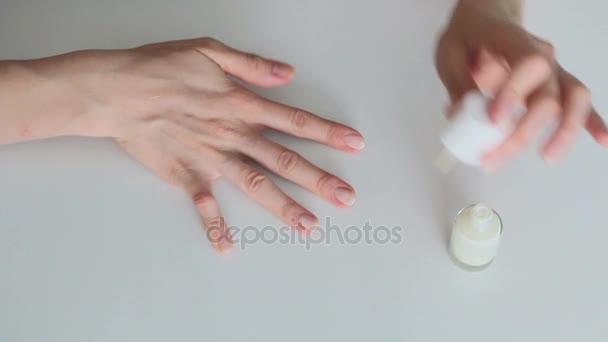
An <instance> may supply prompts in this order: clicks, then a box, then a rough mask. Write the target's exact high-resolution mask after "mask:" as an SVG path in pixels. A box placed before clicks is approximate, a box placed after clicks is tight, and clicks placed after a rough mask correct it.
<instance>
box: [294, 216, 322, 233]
mask: <svg viewBox="0 0 608 342" xmlns="http://www.w3.org/2000/svg"><path fill="white" fill-rule="evenodd" d="M298 223H299V224H300V225H301V226H302V227H304V228H305V229H306V230H309V229H311V228H312V227H314V226H315V225H317V223H318V221H317V218H316V217H314V216H312V215H310V214H302V215H300V217H299V218H298Z"/></svg>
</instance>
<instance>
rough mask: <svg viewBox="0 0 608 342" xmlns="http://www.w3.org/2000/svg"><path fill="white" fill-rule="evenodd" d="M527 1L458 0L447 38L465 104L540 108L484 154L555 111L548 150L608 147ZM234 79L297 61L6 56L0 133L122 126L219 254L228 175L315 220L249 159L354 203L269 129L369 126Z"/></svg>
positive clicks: (269, 83)
mask: <svg viewBox="0 0 608 342" xmlns="http://www.w3.org/2000/svg"><path fill="white" fill-rule="evenodd" d="M521 6H522V2H521V1H513V0H495V1H490V0H461V1H460V2H459V4H458V6H457V8H456V10H455V12H454V15H453V17H452V19H451V21H450V23H449V24H448V26H447V29H446V31H445V33H444V34H443V35H442V38H441V39H440V43H439V46H438V49H437V68H438V71H439V75H440V77H441V79H442V81H443V82H444V83H445V85H446V88H447V89H448V92H449V94H450V97H451V99H452V101H453V105H454V106H457V104H458V101H459V99H460V98H461V97H462V95H463V94H465V93H466V92H467V91H469V90H472V89H477V88H482V89H484V90H485V91H488V92H491V93H493V94H495V95H496V101H495V102H494V104H493V105H492V108H491V110H490V115H491V117H492V119H493V120H494V121H495V122H499V121H501V120H504V119H508V118H505V113H508V112H509V110H510V109H511V108H513V107H514V106H517V105H520V104H525V105H527V107H528V108H529V110H528V112H527V113H526V115H525V116H524V119H522V120H521V121H520V122H519V123H517V125H518V126H517V129H516V130H515V133H513V136H512V137H511V138H510V139H509V140H508V141H507V142H505V144H504V145H502V146H500V147H499V148H498V149H496V150H495V151H491V152H490V153H489V154H488V155H487V156H486V157H485V158H484V162H485V163H486V165H488V166H489V167H493V168H498V167H500V166H502V165H503V164H504V163H506V162H507V161H508V160H509V159H510V158H512V157H513V156H514V155H515V154H516V153H517V152H519V151H520V150H521V149H522V148H523V147H524V146H526V145H527V144H528V142H529V140H530V139H531V137H533V136H534V135H535V134H537V133H538V131H539V130H540V129H541V128H542V127H543V126H544V125H545V124H547V123H548V121H549V120H550V119H551V118H558V119H559V120H560V121H561V124H560V128H559V129H558V130H557V131H556V133H555V135H554V136H553V137H552V138H551V139H550V141H549V142H548V143H547V145H546V146H545V147H544V149H543V152H542V153H543V157H544V158H545V159H546V160H550V161H556V160H557V159H558V158H560V157H561V156H562V155H563V153H564V152H565V150H566V148H567V147H568V146H569V145H570V144H571V143H572V141H573V139H574V138H575V137H576V135H577V134H578V132H579V131H580V127H582V126H585V127H586V128H587V130H588V132H589V133H590V134H591V135H592V136H593V137H594V138H595V139H596V140H597V141H598V142H600V143H601V144H604V145H608V131H607V130H606V127H605V125H604V123H603V121H602V120H601V118H600V117H599V115H597V113H596V112H595V111H594V110H593V109H592V106H591V98H590V94H589V91H588V90H587V88H585V87H584V86H583V85H582V84H581V83H580V82H579V81H578V80H576V79H575V78H574V77H573V76H571V75H570V74H568V73H567V72H565V71H564V70H563V69H561V68H560V67H559V65H558V64H557V62H556V61H555V60H554V58H553V53H552V48H551V47H550V45H549V44H548V43H546V42H544V41H541V40H538V39H537V38H536V37H534V36H532V35H530V34H529V33H527V32H526V31H525V29H523V27H522V26H521V25H520V18H521V12H522V7H521ZM496 37H502V38H501V39H496ZM231 77H235V78H238V79H240V80H241V81H243V82H246V83H249V84H251V85H255V86H260V87H278V86H282V85H285V84H287V83H288V82H289V81H291V79H292V78H293V77H294V68H293V67H292V66H290V65H288V64H285V63H283V62H278V61H274V60H271V59H267V58H263V57H260V56H257V55H253V54H251V53H246V52H242V51H239V50H236V49H234V48H231V47H228V46H226V45H224V44H223V43H221V42H218V41H216V40H213V39H210V38H201V39H193V40H183V41H172V42H165V43H157V44H150V45H145V46H142V47H138V48H134V49H127V50H105V51H102V50H89V51H78V52H73V53H69V54H65V55H60V56H55V57H49V58H43V59H37V60H28V61H1V62H0V106H2V107H1V108H2V111H1V112H0V119H1V121H2V123H3V124H2V125H1V126H0V143H4V144H8V143H15V142H19V141H26V140H35V139H44V138H50V137H58V136H86V137H111V138H113V139H114V140H115V141H116V142H117V143H118V144H119V145H120V146H121V147H122V148H123V149H124V150H125V151H126V152H127V153H129V154H130V155H131V156H132V157H133V158H134V159H136V160H137V161H139V162H141V163H142V164H144V165H145V166H146V167H148V168H149V169H151V170H152V171H154V172H155V173H157V174H158V175H159V176H161V177H162V178H163V179H165V180H167V181H168V182H170V183H172V184H174V185H176V186H178V187H180V188H182V189H183V190H184V191H186V192H187V193H188V194H189V195H190V196H191V198H192V201H193V203H194V205H195V206H196V208H197V209H198V212H199V214H200V216H201V219H202V223H203V225H204V226H205V228H206V229H207V232H208V237H209V238H210V241H211V244H212V246H213V247H214V248H215V249H216V250H217V251H218V252H220V253H228V252H230V251H231V250H232V238H231V237H230V232H229V230H228V228H227V225H226V222H225V220H224V217H223V215H222V213H221V211H220V208H219V206H218V203H217V201H216V199H215V197H214V195H213V192H212V184H213V182H214V181H215V180H216V179H218V178H219V177H225V178H227V179H228V180H230V181H231V182H232V183H234V184H235V185H236V186H237V187H238V188H239V189H241V190H242V191H243V192H245V193H246V194H247V195H248V196H250V197H252V198H253V199H254V200H256V201H257V202H258V203H260V204H261V205H262V206H263V207H265V208H266V209H267V210H269V211H270V212H272V213H273V214H275V215H276V216H277V217H278V218H279V219H280V220H281V221H282V222H284V223H286V224H288V225H291V226H293V227H294V228H295V229H300V230H302V231H304V232H306V231H308V230H310V229H311V228H312V227H314V226H315V225H317V223H318V219H317V217H316V216H315V215H314V214H313V213H311V212H310V211H309V210H307V209H306V208H304V207H303V206H302V205H300V204H299V203H297V202H296V201H295V200H293V199H292V198H290V197H289V196H288V195H286V194H285V193H284V192H283V191H281V189H279V188H278V187H277V186H276V184H274V183H273V182H272V180H271V179H270V178H269V177H268V176H267V175H266V174H265V173H263V172H260V171H259V170H258V169H256V168H254V167H253V166H251V165H250V164H249V163H247V162H246V161H249V160H251V161H254V162H256V163H258V164H260V165H262V166H264V167H265V168H266V169H268V170H269V171H270V172H273V173H275V174H277V175H279V176H281V177H283V178H285V179H287V180H290V181H292V182H294V183H296V184H298V185H300V186H302V187H304V188H306V189H308V190H309V191H311V192H313V193H315V194H317V195H318V196H320V197H322V198H324V199H325V200H327V201H329V202H330V203H332V204H334V205H336V206H339V207H349V206H352V205H353V204H354V202H355V199H356V194H355V190H354V188H353V187H352V186H351V185H349V184H348V183H346V182H345V181H343V180H342V179H340V178H339V177H337V176H335V175H332V174H330V173H328V172H326V171H324V170H322V169H320V168H318V167H317V166H315V165H314V164H312V163H311V162H309V161H307V160H306V159H304V158H302V157H301V156H300V155H299V154H298V153H296V152H295V151H292V150H289V149H287V148H285V147H283V146H281V145H279V144H276V143H274V142H272V141H270V140H268V139H266V138H265V137H264V136H263V135H262V134H261V132H262V131H263V130H264V129H274V130H278V131H282V132H285V133H287V134H290V135H293V136H295V137H299V138H304V139H310V140H313V141H317V142H319V143H322V144H325V145H328V146H330V147H333V148H336V149H339V150H342V151H344V152H349V153H355V152H358V151H360V150H361V149H363V148H364V146H365V141H364V138H363V137H362V135H361V134H360V133H359V132H358V131H357V130H355V129H353V128H351V127H348V126H345V125H343V124H340V123H337V122H333V121H330V120H327V119H324V118H322V117H320V116H318V115H315V114H313V113H309V112H306V111H305V110H303V109H298V108H294V107H290V106H288V105H284V104H280V103H277V102H273V101H270V100H267V99H265V98H262V97H260V96H258V95H256V94H255V93H253V92H252V91H250V90H247V89H246V88H244V87H242V86H241V85H239V84H238V83H237V82H235V81H234V80H233V79H232V78H231Z"/></svg>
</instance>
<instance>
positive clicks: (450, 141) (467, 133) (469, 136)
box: [435, 91, 511, 174]
mask: <svg viewBox="0 0 608 342" xmlns="http://www.w3.org/2000/svg"><path fill="white" fill-rule="evenodd" d="M490 101H491V98H489V97H487V96H485V95H483V94H482V93H480V92H477V91H475V92H470V93H468V94H466V95H465V97H464V98H463V101H462V105H461V108H460V109H459V110H458V112H456V113H455V114H454V116H453V117H452V118H451V119H450V122H449V123H448V126H447V128H446V129H445V130H444V131H443V132H442V133H441V137H440V138H441V142H442V143H443V146H444V149H443V151H442V152H441V153H440V154H439V156H438V157H437V159H436V160H435V166H436V167H437V168H438V169H439V171H441V172H442V173H444V174H447V173H449V172H450V170H451V169H452V168H453V167H454V165H455V164H456V162H457V161H459V162H462V163H465V164H468V165H472V166H480V165H481V158H482V156H483V155H484V154H485V153H487V152H488V151H490V150H491V149H492V148H494V147H496V146H498V145H499V144H500V143H502V142H503V141H504V140H505V139H506V138H507V136H508V135H509V133H510V131H511V130H510V129H509V128H508V127H501V126H498V125H495V124H493V123H492V122H491V121H490V119H489V117H488V106H489V104H490Z"/></svg>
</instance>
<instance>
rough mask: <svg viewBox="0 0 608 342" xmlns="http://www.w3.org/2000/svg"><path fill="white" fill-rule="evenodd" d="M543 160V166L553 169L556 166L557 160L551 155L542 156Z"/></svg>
mask: <svg viewBox="0 0 608 342" xmlns="http://www.w3.org/2000/svg"><path fill="white" fill-rule="evenodd" d="M543 160H544V161H545V164H547V166H548V167H555V166H556V165H557V159H556V158H555V157H554V156H552V155H551V154H548V153H547V154H545V155H544V156H543Z"/></svg>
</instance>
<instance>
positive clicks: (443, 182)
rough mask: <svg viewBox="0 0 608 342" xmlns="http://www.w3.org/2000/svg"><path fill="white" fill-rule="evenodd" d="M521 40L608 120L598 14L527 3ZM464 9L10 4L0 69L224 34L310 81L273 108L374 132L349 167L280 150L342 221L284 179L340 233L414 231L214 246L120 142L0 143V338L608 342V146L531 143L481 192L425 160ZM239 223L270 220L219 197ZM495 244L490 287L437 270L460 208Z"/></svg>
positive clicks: (333, 156)
mask: <svg viewBox="0 0 608 342" xmlns="http://www.w3.org/2000/svg"><path fill="white" fill-rule="evenodd" d="M530 2H531V4H530V5H529V6H528V10H527V22H528V23H529V27H530V28H531V29H532V30H533V31H534V32H537V33H538V34H539V35H541V36H544V37H546V38H549V39H550V40H552V41H553V42H554V43H555V45H556V46H557V50H558V56H559V58H560V60H561V61H562V63H563V64H564V65H565V66H566V67H567V68H569V69H570V70H571V71H573V72H574V73H575V74H576V75H578V76H579V77H580V78H581V79H582V80H583V81H585V82H586V83H587V84H588V85H589V87H590V88H591V89H592V91H593V92H594V94H595V102H596V105H597V107H598V109H599V110H600V111H604V113H607V112H608V100H607V98H606V96H605V95H606V93H607V91H608V78H606V64H605V61H606V60H608V47H607V45H606V38H605V34H606V32H608V21H606V20H605V13H606V11H608V3H607V2H605V1H603V0H584V1H577V2H571V1H566V0H560V1H555V0H543V1H540V0H539V1H530ZM451 5H452V1H447V0H445V1H444V0H417V1H414V0H383V1H353V0H333V1H325V0H314V1H281V0H258V1H246V0H241V1H236V0H231V1H224V0H223V1H194V0H190V1H181V2H180V1H171V2H169V1H160V0H156V1H130V2H128V3H127V2H126V1H118V0H112V1H97V0H55V1H42V0H40V1H34V0H2V1H1V2H0V59H8V58H34V57H38V56H45V55H51V54H56V53H60V52H64V51H68V50H75V49H84V48H121V47H130V46H135V45H139V44H143V43H146V42H153V41H162V40H171V39H177V38H188V37H196V36H213V37H216V38H219V39H221V40H223V41H225V42H226V43H229V44H231V45H233V46H235V47H239V48H242V49H247V50H252V51H256V52H257V53H260V54H263V55H266V56H271V57H274V58H278V59H284V60H287V61H290V62H291V63H293V64H295V65H296V66H297V68H298V73H297V77H296V79H295V80H294V82H293V84H291V85H289V86H287V87H285V88H282V89H275V90H264V91H263V92H262V93H263V94H265V95H267V96H268V97H270V98H273V99H276V100H280V101H284V102H289V103H291V104H293V105H297V106H300V107H303V108H306V109H309V110H311V111H315V112H317V113H319V114H322V115H324V116H326V117H330V118H333V119H336V120H340V121H343V122H345V123H347V124H350V125H352V126H354V127H356V128H358V129H359V130H361V131H362V132H363V134H364V135H365V137H366V138H367V148H366V149H365V151H364V152H362V153H361V154H359V155H346V154H342V153H340V152H337V151H333V150H330V149H328V148H325V147H323V146H320V145H317V144H314V143H310V142H305V141H299V140H296V139H291V138H287V137H285V136H282V135H271V136H272V137H273V138H274V139H276V140H277V141H280V142H282V143H284V144H285V145H287V146H289V147H291V148H293V149H295V150H297V151H299V152H300V153H301V154H303V155H304V156H306V157H308V158H309V159H310V160H311V161H314V162H315V163H317V164H318V165H320V166H322V167H324V168H326V169H327V170H330V171H332V172H335V173H336V174H338V175H340V176H342V177H343V178H344V179H346V180H347V181H349V182H351V183H352V184H353V185H354V186H356V189H357V191H358V202H357V203H356V205H355V206H354V207H353V208H352V209H345V210H343V209H337V208H333V207H331V206H330V205H329V204H327V203H325V202H323V201H322V200H321V199H319V198H316V197H315V196H313V195H312V194H309V193H307V192H306V191H304V190H303V189H300V188H298V187H296V186H294V185H291V184H288V183H287V182H285V181H281V180H278V182H279V184H280V185H281V186H282V187H283V189H285V190H286V191H287V192H288V193H289V194H291V195H292V196H294V197H295V198H296V199H297V200H299V201H301V202H302V203H303V204H304V205H305V206H307V207H308V208H310V209H311V210H313V211H314V212H315V213H317V214H318V215H319V216H320V217H330V218H331V222H332V223H333V224H335V225H337V226H339V227H341V229H345V228H346V227H348V226H352V225H354V226H358V227H362V226H363V224H364V223H365V222H366V221H370V222H371V223H372V224H373V225H375V226H379V225H384V226H390V227H392V226H396V225H398V226H401V227H403V231H402V233H403V240H402V242H401V243H399V244H384V245H381V244H371V245H370V244H364V243H360V244H354V245H348V244H339V243H336V242H335V241H334V242H333V243H331V244H330V245H315V246H312V248H311V250H310V251H307V250H306V248H305V246H304V245H302V244H296V245H289V244H281V243H273V244H264V243H258V244H255V245H249V246H247V248H246V249H245V250H244V251H241V250H236V251H235V253H233V254H232V255H230V256H228V257H221V256H219V255H217V254H216V253H215V252H214V251H213V250H212V249H211V247H210V246H209V244H208V242H207V241H206V237H205V235H204V233H203V230H202V229H201V225H200V222H199V218H198V216H197V214H196V211H195V209H194V208H193V206H192V205H191V204H190V201H189V198H188V196H186V195H185V194H183V193H181V192H180V191H178V190H176V189H174V188H172V187H171V186H169V185H167V184H165V183H163V182H162V181H161V180H160V179H159V178H157V177H156V176H155V175H154V174H152V173H150V172H149V171H147V170H146V169H144V168H143V167H141V166H139V165H138V164H136V163H135V162H133V161H131V160H130V159H129V158H128V157H127V156H126V155H125V154H124V153H123V152H122V151H120V150H119V149H118V148H117V147H116V146H115V145H114V144H113V143H112V142H111V141H106V140H89V139H77V138H64V139H54V140H48V141H41V142H34V143H25V144H19V145H13V146H1V147H0V341H7V342H11V341H62V342H67V341H245V340H249V341H319V340H320V341H332V340H333V341H370V340H378V341H446V340H454V341H465V340H466V341H488V340H490V341H574V340H577V341H600V340H603V341H605V340H606V338H608V322H607V320H608V318H607V314H608V312H607V304H608V301H607V299H606V288H608V268H607V267H606V262H607V261H608V249H607V248H606V241H607V240H608V229H606V228H608V224H607V216H606V212H607V209H608V205H607V204H608V182H607V181H606V175H607V174H608V151H606V150H604V149H602V148H600V147H599V146H597V145H595V144H594V143H593V142H592V141H591V139H590V138H589V137H587V136H585V137H583V138H582V139H580V141H579V142H578V143H577V145H576V146H575V147H574V149H573V150H574V151H573V153H572V154H571V155H569V157H568V158H567V159H565V160H564V161H563V162H562V163H561V164H560V165H559V166H558V167H556V168H549V167H548V166H546V165H544V164H543V162H542V161H541V160H540V159H539V158H537V152H536V151H537V150H538V148H537V147H536V146H535V147H534V148H531V149H530V151H529V152H528V153H527V154H525V155H523V156H521V157H520V158H518V159H517V160H516V161H515V162H514V163H512V164H511V165H509V166H508V167H507V168H506V169H505V170H504V171H502V172H500V173H498V174H496V175H493V176H486V175H484V174H483V173H480V172H477V171H475V170H471V169H468V168H464V167H461V168H459V169H458V170H456V172H454V173H452V174H451V175H450V176H449V177H447V178H442V177H440V175H439V174H438V173H437V172H436V171H435V170H434V169H433V167H432V165H431V163H430V161H431V160H432V158H433V157H434V155H435V154H436V153H437V151H439V148H440V145H439V142H438V140H437V131H438V129H439V127H440V126H441V124H442V122H443V118H442V116H441V114H440V113H441V110H442V108H443V106H444V104H445V101H446V97H445V94H444V91H443V89H442V86H441V84H440V82H439V81H438V79H437V77H436V74H435V71H434V69H433V53H434V52H433V47H434V44H435V43H434V42H435V38H436V35H437V33H438V32H439V30H440V28H441V26H442V25H443V23H444V20H445V18H446V16H447V15H448V13H449V9H450V7H451ZM216 192H217V194H218V197H219V200H220V204H221V206H222V208H223V212H224V214H225V215H226V217H227V219H228V222H229V223H230V224H231V225H234V226H237V227H245V226H248V225H257V226H259V227H263V226H266V225H272V226H275V227H280V223H279V222H278V220H277V219H275V218H274V217H273V216H272V215H271V214H269V213H267V212H265V211H264V210H262V209H261V208H260V207H258V205H256V204H255V203H254V202H253V201H252V200H250V199H248V198H247V197H246V196H245V195H243V194H241V193H239V192H238V191H237V190H236V189H235V187H233V186H232V185H231V184H229V183H228V182H226V181H220V182H218V183H217V186H216ZM480 201H484V202H487V203H489V204H491V205H492V206H493V207H494V208H495V209H496V210H497V211H498V212H499V213H500V214H501V215H502V217H503V219H504V221H505V231H504V235H503V241H502V245H501V248H500V254H499V257H498V259H497V260H496V262H495V263H494V264H493V265H492V266H491V267H490V268H489V269H488V270H486V271H484V272H481V273H468V272H465V271H462V270H460V269H458V268H456V267H455V266H454V265H453V264H452V262H451V260H450V259H449V258H448V255H447V254H446V242H447V237H448V233H447V232H448V231H447V222H448V221H449V220H450V218H451V217H452V216H453V215H454V214H455V212H456V210H457V209H458V208H459V207H462V206H464V205H466V204H469V203H472V202H480Z"/></svg>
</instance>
